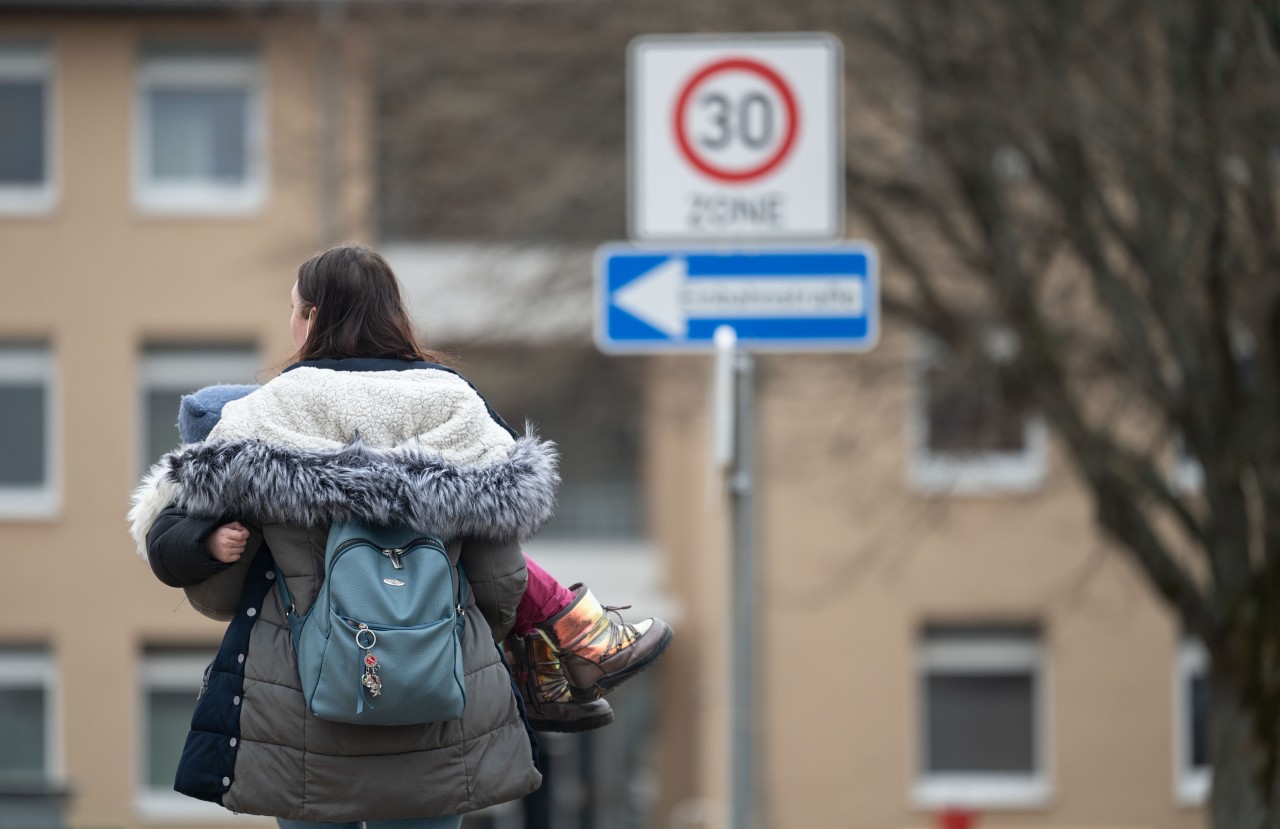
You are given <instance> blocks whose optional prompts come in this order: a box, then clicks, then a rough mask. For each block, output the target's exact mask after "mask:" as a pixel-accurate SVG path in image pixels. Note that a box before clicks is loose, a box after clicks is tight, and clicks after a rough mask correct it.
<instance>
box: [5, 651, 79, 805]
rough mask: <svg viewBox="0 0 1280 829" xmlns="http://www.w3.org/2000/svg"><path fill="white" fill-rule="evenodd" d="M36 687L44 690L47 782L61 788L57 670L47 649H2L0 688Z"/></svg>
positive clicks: (62, 769)
mask: <svg viewBox="0 0 1280 829" xmlns="http://www.w3.org/2000/svg"><path fill="white" fill-rule="evenodd" d="M33 679H34V680H35V683H33V682H32V680H33ZM33 684H36V685H39V686H40V687H42V688H43V689H44V714H45V717H44V739H45V751H44V765H45V782H46V783H47V784H48V785H49V786H51V787H53V788H58V787H61V786H64V785H65V783H66V766H65V763H64V757H63V751H62V739H63V721H62V687H61V684H60V683H59V682H58V667H57V665H56V664H55V663H54V660H53V655H52V654H51V653H49V651H48V650H46V649H44V648H31V649H27V648H0V688H30V687H31V686H32V685H33Z"/></svg>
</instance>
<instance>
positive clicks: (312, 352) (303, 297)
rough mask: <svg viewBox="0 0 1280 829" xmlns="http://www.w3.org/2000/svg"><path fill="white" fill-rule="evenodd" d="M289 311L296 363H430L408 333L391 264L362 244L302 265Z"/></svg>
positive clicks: (410, 330) (340, 248)
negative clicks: (361, 360)
mask: <svg viewBox="0 0 1280 829" xmlns="http://www.w3.org/2000/svg"><path fill="white" fill-rule="evenodd" d="M292 307H293V314H292V316H291V317H290V319H289V330H290V332H291V333H292V335H293V344H294V346H295V347H296V348H297V349H298V355H297V356H298V359H299V360H336V359H343V358H346V357H380V358H384V359H397V360H431V359H433V357H432V355H431V354H429V353H428V352H426V351H424V350H423V349H422V347H421V346H420V345H418V341H417V339H416V338H415V337H414V335H413V324H412V322H410V320H409V312H408V310H407V309H406V308H405V305H404V298H403V296H401V293H400V283H399V281H398V280H397V279H396V275H395V274H394V273H392V272H391V266H390V265H388V264H387V261H386V260H385V259H383V258H382V257H381V256H379V255H378V254H377V253H375V252H374V251H373V250H371V249H370V248H367V247H365V246H364V245H360V244H352V243H348V244H345V245H338V246H337V247H335V248H330V249H329V250H326V251H325V252H324V253H321V254H318V255H316V256H313V257H311V258H310V259H308V260H307V261H305V262H303V263H302V265H301V266H300V267H299V268H298V281H297V282H296V283H295V284H294V286H293V291H292Z"/></svg>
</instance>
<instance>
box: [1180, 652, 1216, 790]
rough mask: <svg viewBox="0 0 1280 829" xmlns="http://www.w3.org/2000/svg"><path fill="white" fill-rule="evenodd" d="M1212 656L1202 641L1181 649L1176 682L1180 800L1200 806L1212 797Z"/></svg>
mask: <svg viewBox="0 0 1280 829" xmlns="http://www.w3.org/2000/svg"><path fill="white" fill-rule="evenodd" d="M1208 671H1209V657H1208V654H1207V653H1206V652H1205V649H1204V646H1203V645H1202V644H1200V642H1198V641H1187V642H1183V643H1182V646H1181V647H1180V648H1179V649H1178V662H1177V669H1176V671H1175V675H1174V683H1173V688H1174V692H1173V697H1174V698H1173V703H1174V704H1173V711H1174V724H1173V733H1174V766H1175V786H1176V789H1177V798H1178V802H1179V803H1182V804H1183V805H1188V806H1199V805H1201V804H1203V803H1204V802H1205V801H1206V800H1207V799H1208V797H1209V784H1210V780H1211V778H1212V771H1211V769H1210V766H1209V675H1208Z"/></svg>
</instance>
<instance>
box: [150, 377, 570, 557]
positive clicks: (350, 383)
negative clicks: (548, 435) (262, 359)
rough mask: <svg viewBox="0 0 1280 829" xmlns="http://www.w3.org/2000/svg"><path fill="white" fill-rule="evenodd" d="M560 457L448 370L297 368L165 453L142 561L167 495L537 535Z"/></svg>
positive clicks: (208, 504) (293, 512)
mask: <svg viewBox="0 0 1280 829" xmlns="http://www.w3.org/2000/svg"><path fill="white" fill-rule="evenodd" d="M556 462H557V457H556V452H555V448H554V446H553V445H552V444H550V443H545V442H541V441H539V440H537V439H536V437H534V436H532V435H530V436H527V437H524V438H521V439H520V440H515V439H513V438H512V437H511V435H510V434H509V433H508V432H507V431H506V429H505V428H503V426H501V425H500V424H498V423H497V422H496V421H495V420H494V419H493V417H492V416H490V414H489V410H488V407H487V406H486V404H485V403H484V401H483V399H482V398H481V397H480V396H479V395H478V394H477V393H476V392H475V391H474V389H472V388H471V386H470V384H468V383H467V382H466V381H465V380H464V379H462V378H461V377H459V376H457V375H454V374H452V373H450V372H447V371H439V370H431V369H423V370H411V371H397V372H390V371H387V372H347V371H333V370H329V369H322V368H298V369H295V370H293V371H289V372H287V373H285V374H282V375H281V376H280V377H277V378H276V379H274V380H272V381H271V382H269V383H267V384H266V385H264V386H263V387H262V388H260V389H258V390H257V391H255V392H253V393H252V394H250V395H248V396H247V397H244V398H242V399H240V400H236V401H232V402H230V403H228V404H227V405H226V407H225V409H224V410H223V418H222V421H221V422H220V423H219V424H218V426H217V427H216V428H215V429H214V430H213V432H212V433H211V435H210V438H209V440H208V441H206V442H205V443H200V444H192V445H190V446H187V447H183V448H182V449H179V450H177V451H175V452H171V453H169V454H168V455H166V456H165V457H164V458H162V459H161V461H160V462H159V463H158V464H156V466H155V467H153V468H152V470H151V471H150V473H148V475H147V477H146V478H145V479H144V480H143V483H142V485H141V486H139V488H138V490H137V491H136V492H135V493H134V497H133V504H134V505H133V509H132V510H131V511H130V514H129V519H130V522H131V531H132V535H133V537H134V540H135V542H136V543H137V545H138V551H139V553H140V554H141V555H142V556H143V557H144V558H145V557H146V535H147V532H148V531H149V530H150V528H151V525H152V524H153V523H154V522H155V520H156V518H157V517H158V516H159V514H160V512H161V511H162V510H163V509H164V508H165V507H167V506H169V505H170V504H173V505H176V506H178V507H181V508H183V509H186V510H187V511H188V512H189V513H190V514H192V515H194V516H202V517H218V516H223V515H236V516H242V517H245V518H247V519H251V520H258V521H267V522H284V523H291V524H298V525H304V526H305V525H312V524H323V523H329V522H332V521H335V520H345V519H349V518H359V519H362V520H365V521H369V522H371V523H375V524H378V523H381V524H387V523H410V524H412V525H415V526H420V527H422V528H424V529H427V528H430V529H434V530H435V531H437V532H439V533H440V534H441V535H444V536H446V537H449V538H454V537H463V536H475V537H481V538H490V539H495V540H501V539H509V538H512V537H519V538H527V537H529V536H530V535H532V534H533V533H535V532H537V530H538V529H539V528H540V527H541V526H542V524H544V523H545V522H546V521H547V519H549V518H550V517H551V514H552V511H553V509H554V504H555V490H556V487H557V486H558V484H559V475H558V474H557V471H556Z"/></svg>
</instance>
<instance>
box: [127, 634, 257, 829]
mask: <svg viewBox="0 0 1280 829" xmlns="http://www.w3.org/2000/svg"><path fill="white" fill-rule="evenodd" d="M195 650H197V649H195V648H193V649H192V651H195ZM215 651H217V646H216V645H210V646H209V649H208V653H207V654H204V655H201V654H198V653H194V652H184V651H175V652H171V653H169V652H164V651H160V652H150V653H148V652H144V653H143V655H142V659H141V663H140V665H139V669H138V719H137V722H138V732H137V735H136V736H137V745H138V750H137V751H135V752H134V756H135V757H136V758H137V765H136V767H135V774H136V777H135V783H134V796H133V802H134V808H135V810H136V811H137V813H138V817H139V819H141V820H142V821H144V822H154V823H174V822H180V821H181V822H187V821H189V822H191V823H238V822H242V823H259V824H261V823H264V822H265V819H264V818H261V817H257V816H255V815H236V814H233V813H231V812H228V811H227V810H226V809H224V808H222V807H221V806H219V805H218V804H216V803H208V802H206V801H203V800H195V799H194V798H190V797H187V796H186V795H183V794H179V793H178V792H175V791H173V789H172V787H167V788H164V789H160V788H152V787H150V786H148V785H147V783H146V780H147V764H148V763H149V762H150V760H151V758H150V757H149V756H147V746H148V745H149V743H150V741H149V736H150V735H149V734H148V733H147V727H148V724H149V723H150V722H151V719H150V711H149V710H148V704H147V703H148V695H149V694H150V692H151V691H190V692H191V700H192V707H193V708H194V707H195V706H194V703H195V699H196V696H197V695H198V694H199V692H200V684H201V682H202V681H203V680H204V669H205V666H206V665H208V664H209V660H210V659H212V658H213V654H214V652H215Z"/></svg>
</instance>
